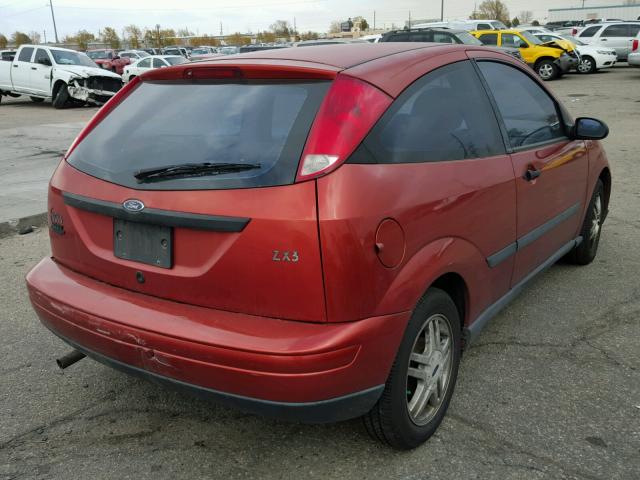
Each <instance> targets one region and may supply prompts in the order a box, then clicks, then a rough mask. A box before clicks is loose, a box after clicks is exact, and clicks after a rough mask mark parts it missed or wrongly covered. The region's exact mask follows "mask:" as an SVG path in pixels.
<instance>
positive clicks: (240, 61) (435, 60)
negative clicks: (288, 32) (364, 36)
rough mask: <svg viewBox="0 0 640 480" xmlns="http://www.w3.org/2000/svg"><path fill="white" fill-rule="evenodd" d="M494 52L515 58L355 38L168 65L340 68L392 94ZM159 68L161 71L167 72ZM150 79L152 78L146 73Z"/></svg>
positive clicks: (182, 67) (447, 45) (333, 70)
mask: <svg viewBox="0 0 640 480" xmlns="http://www.w3.org/2000/svg"><path fill="white" fill-rule="evenodd" d="M473 50H475V51H478V50H482V51H483V52H489V51H490V50H491V51H492V53H491V55H496V54H497V55H500V58H501V59H502V60H504V61H506V62H513V63H515V62H519V61H518V60H516V59H515V58H513V57H512V56H511V55H509V54H507V53H500V52H499V51H498V50H493V49H488V48H487V47H484V46H478V45H462V44H451V43H423V42H384V43H369V42H367V43H355V44H347V45H322V46H317V47H314V48H283V49H277V50H266V51H259V52H250V53H243V54H240V55H227V56H221V57H215V58H209V59H203V60H199V61H196V62H190V63H187V64H182V65H179V66H177V67H171V69H167V72H175V73H173V74H174V75H175V74H178V75H179V73H178V72H180V71H185V70H187V69H193V68H201V67H206V66H223V65H224V66H240V67H242V66H263V67H277V68H284V69H288V68H291V69H294V70H297V69H301V68H302V69H310V70H322V71H325V72H327V73H329V74H333V75H337V74H339V73H344V74H346V75H349V76H353V77H356V78H360V79H362V80H364V81H366V82H369V83H371V84H373V85H375V86H377V87H378V88H380V89H381V90H382V91H384V92H386V93H387V94H388V95H390V96H391V97H396V96H397V95H398V94H399V93H400V92H401V91H403V90H404V89H405V88H406V87H407V85H409V84H410V83H412V82H413V81H415V80H416V79H417V78H419V77H420V76H422V75H424V74H425V73H427V72H428V71H430V70H431V69H433V68H438V67H439V66H442V65H446V64H448V63H451V62H454V61H461V60H467V59H468V56H467V52H468V51H473ZM165 74H166V73H163V74H162V75H165ZM149 78H151V77H149Z"/></svg>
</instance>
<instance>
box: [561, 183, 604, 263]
mask: <svg viewBox="0 0 640 480" xmlns="http://www.w3.org/2000/svg"><path fill="white" fill-rule="evenodd" d="M605 208H606V204H605V198H604V184H603V183H602V180H598V183H596V188H595V189H594V190H593V195H592V196H591V201H590V202H589V208H588V209H587V214H586V215H585V216H584V222H583V223H582V229H581V230H580V235H581V236H582V243H580V245H578V246H577V247H576V248H574V249H573V250H571V252H569V254H568V255H567V259H568V260H569V261H570V262H571V263H575V264H576V265H589V264H590V263H591V262H593V260H594V259H595V258H596V255H597V254H598V245H599V244H600V234H601V233H602V222H603V221H604V215H605Z"/></svg>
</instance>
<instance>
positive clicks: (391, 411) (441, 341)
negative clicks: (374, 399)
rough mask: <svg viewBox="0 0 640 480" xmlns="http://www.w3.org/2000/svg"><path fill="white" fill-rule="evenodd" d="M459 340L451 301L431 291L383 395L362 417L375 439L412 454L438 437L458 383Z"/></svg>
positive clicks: (408, 332)
mask: <svg viewBox="0 0 640 480" xmlns="http://www.w3.org/2000/svg"><path fill="white" fill-rule="evenodd" d="M460 336H461V335H460V316H459V315H458V309H457V308H456V306H455V304H454V303H453V301H452V300H451V297H449V295H447V294H446V293H445V292H444V291H443V290H440V289H438V288H431V289H429V291H428V292H427V293H426V294H425V295H424V297H422V299H421V300H420V302H419V303H418V305H417V307H416V309H415V310H414V312H413V315H412V316H411V319H410V320H409V323H408V325H407V329H406V331H405V333H404V337H403V339H402V342H401V344H400V348H399V349H398V353H397V355H396V358H395V361H394V363H393V367H392V368H391V373H390V374H389V377H388V378H387V382H386V384H385V388H384V392H383V393H382V396H381V397H380V399H379V400H378V403H376V405H375V406H374V407H373V408H372V409H371V411H370V412H369V413H368V414H366V415H365V416H364V417H363V420H364V425H365V427H366V429H367V431H368V432H369V434H370V435H371V436H372V437H373V438H374V439H377V440H379V441H381V442H383V443H386V444H388V445H390V446H392V447H394V448H397V449H399V450H409V449H411V448H415V447H417V446H418V445H420V444H422V443H423V442H425V441H426V440H427V439H428V438H429V437H431V435H433V434H434V432H435V431H436V429H437V428H438V426H439V425H440V422H442V419H443V418H444V415H445V413H446V411H447V408H448V407H449V401H450V400H451V396H452V394H453V389H454V386H455V384H456V378H457V376H458V365H459V364H460V341H461V339H460Z"/></svg>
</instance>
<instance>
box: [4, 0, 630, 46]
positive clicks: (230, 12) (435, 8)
mask: <svg viewBox="0 0 640 480" xmlns="http://www.w3.org/2000/svg"><path fill="white" fill-rule="evenodd" d="M478 3H480V0H479V1H478ZM505 3H506V4H507V7H508V8H509V12H510V14H511V17H514V16H516V15H517V14H518V12H520V11H522V10H533V12H534V18H537V19H539V20H541V21H543V20H544V18H545V17H546V16H547V9H548V8H550V7H551V8H558V7H574V6H580V4H581V3H582V2H581V0H537V1H535V2H534V1H532V0H506V2H505ZM608 3H611V0H608ZM613 3H616V2H615V1H614V2H613ZM618 3H622V2H618ZM53 4H54V12H55V16H56V21H57V25H58V35H59V36H60V37H63V36H65V35H68V34H73V33H75V32H76V31H78V30H79V29H82V28H85V29H87V30H89V31H92V32H94V33H97V32H98V30H99V29H100V28H102V27H105V26H112V27H115V28H116V29H117V30H118V32H119V33H120V32H121V31H122V28H123V27H124V26H125V25H129V24H132V23H133V24H136V25H138V26H141V27H153V26H154V25H156V24H160V25H162V27H163V28H174V29H178V28H185V27H187V28H189V30H192V31H195V32H197V33H200V34H202V33H212V34H218V33H219V32H220V23H222V25H223V30H224V33H225V34H226V33H229V32H236V31H241V32H248V31H252V32H256V31H260V30H264V29H267V28H268V27H269V25H270V24H271V23H272V22H273V21H274V20H277V19H283V20H289V21H290V22H291V23H293V20H294V17H295V20H296V25H297V28H298V30H299V31H307V30H314V31H319V32H324V31H327V29H328V27H329V24H330V22H331V21H332V20H346V19H347V18H348V17H353V16H357V15H362V16H363V17H365V18H366V19H367V21H368V22H369V23H370V24H371V25H373V12H374V10H375V12H376V26H379V27H381V26H383V25H386V26H387V27H388V26H390V25H391V24H392V23H395V24H396V25H397V26H399V27H400V26H402V25H403V24H404V21H405V20H407V18H408V17H409V11H411V17H412V18H414V19H422V18H438V17H439V16H440V0H262V1H260V0H108V1H105V0H101V1H100V0H98V1H96V0H53ZM587 4H588V5H594V4H601V5H602V4H607V0H604V3H603V0H587ZM48 5H49V4H48V0H0V33H4V34H5V35H7V36H9V34H10V33H12V32H14V31H16V30H20V31H24V32H31V31H38V32H40V34H42V32H43V30H46V35H47V39H51V38H53V24H52V22H51V12H50V10H49V6H48ZM473 8H474V0H444V16H445V18H446V19H458V18H466V17H467V16H468V15H469V13H470V12H472V11H473Z"/></svg>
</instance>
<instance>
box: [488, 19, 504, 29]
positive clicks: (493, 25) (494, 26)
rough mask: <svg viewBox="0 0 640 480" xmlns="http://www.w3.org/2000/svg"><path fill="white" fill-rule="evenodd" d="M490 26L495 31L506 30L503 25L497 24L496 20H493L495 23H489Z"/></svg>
mask: <svg viewBox="0 0 640 480" xmlns="http://www.w3.org/2000/svg"><path fill="white" fill-rule="evenodd" d="M491 26H492V27H493V28H495V29H496V30H506V29H507V26H506V25H505V24H504V23H502V22H499V21H498V20H495V21H493V22H491Z"/></svg>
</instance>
